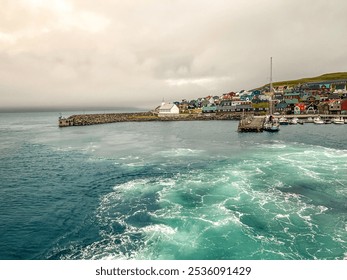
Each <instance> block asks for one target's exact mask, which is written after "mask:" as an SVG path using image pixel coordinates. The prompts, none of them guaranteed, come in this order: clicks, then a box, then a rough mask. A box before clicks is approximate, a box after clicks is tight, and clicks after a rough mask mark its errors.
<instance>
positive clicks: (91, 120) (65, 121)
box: [59, 112, 241, 127]
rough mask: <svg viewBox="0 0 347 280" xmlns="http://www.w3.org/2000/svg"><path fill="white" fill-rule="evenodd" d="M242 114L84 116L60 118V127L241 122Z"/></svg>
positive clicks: (146, 113) (121, 114)
mask: <svg viewBox="0 0 347 280" xmlns="http://www.w3.org/2000/svg"><path fill="white" fill-rule="evenodd" d="M240 117H241V114H240V113H230V114H179V115H175V116H158V115H157V114H155V113H152V112H145V113H113V114H83V115H72V116H70V117H68V118H60V119H59V126H60V127H66V126H83V125H95V124H105V123H115V122H148V121H199V120H239V119H240Z"/></svg>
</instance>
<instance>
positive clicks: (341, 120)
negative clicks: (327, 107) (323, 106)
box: [333, 117, 345, 124]
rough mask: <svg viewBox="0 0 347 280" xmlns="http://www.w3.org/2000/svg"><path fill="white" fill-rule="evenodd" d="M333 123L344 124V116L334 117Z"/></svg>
mask: <svg viewBox="0 0 347 280" xmlns="http://www.w3.org/2000/svg"><path fill="white" fill-rule="evenodd" d="M333 123H334V124H344V123H345V122H344V120H343V118H342V117H340V118H339V117H337V118H334V119H333Z"/></svg>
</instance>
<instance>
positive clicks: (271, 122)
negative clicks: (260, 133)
mask: <svg viewBox="0 0 347 280" xmlns="http://www.w3.org/2000/svg"><path fill="white" fill-rule="evenodd" d="M263 129H264V130H265V131H268V132H278V131H279V130H280V124H279V123H278V121H277V119H275V118H274V117H273V116H267V117H266V118H265V122H264V126H263Z"/></svg>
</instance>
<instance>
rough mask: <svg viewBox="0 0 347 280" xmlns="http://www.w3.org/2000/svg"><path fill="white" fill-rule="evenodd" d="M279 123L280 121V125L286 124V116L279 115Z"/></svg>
mask: <svg viewBox="0 0 347 280" xmlns="http://www.w3.org/2000/svg"><path fill="white" fill-rule="evenodd" d="M279 123H280V125H287V124H288V123H289V122H288V119H287V118H286V117H281V118H280V119H279Z"/></svg>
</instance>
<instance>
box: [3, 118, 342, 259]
mask: <svg viewBox="0 0 347 280" xmlns="http://www.w3.org/2000/svg"><path fill="white" fill-rule="evenodd" d="M58 116H59V114H58V113H52V112H51V113H1V114H0V259H10V260H16V259H24V260H26V259H41V260H42V259H67V260H73V259H136V260H140V259H145V260H154V259H161V260H163V259H164V260H170V259H179V260H188V259H203V260H245V259H246V260H260V259H267V260H277V259H280V260H291V259H294V260H301V259H305V260H313V259H323V260H331V259H340V260H341V259H346V258H347V125H342V126H338V125H333V124H330V125H321V126H318V125H314V124H305V125H303V126H301V125H296V126H282V127H281V131H280V132H279V133H267V132H264V133H259V134H256V133H249V134H247V133H246V134H239V133H237V132H236V130H237V125H238V123H237V122H235V121H196V122H147V123H114V124H105V125H97V126H84V127H67V128H59V127H58V126H57V120H58Z"/></svg>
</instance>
